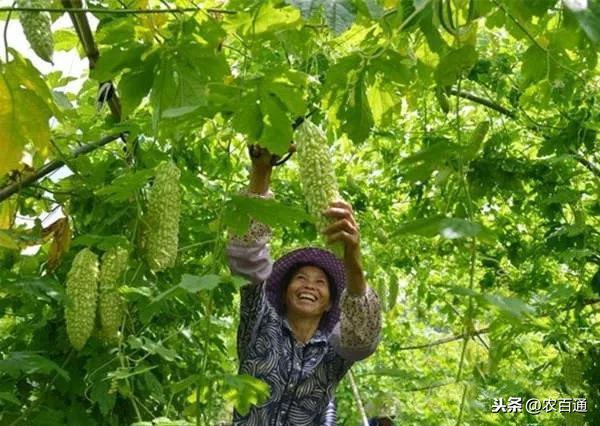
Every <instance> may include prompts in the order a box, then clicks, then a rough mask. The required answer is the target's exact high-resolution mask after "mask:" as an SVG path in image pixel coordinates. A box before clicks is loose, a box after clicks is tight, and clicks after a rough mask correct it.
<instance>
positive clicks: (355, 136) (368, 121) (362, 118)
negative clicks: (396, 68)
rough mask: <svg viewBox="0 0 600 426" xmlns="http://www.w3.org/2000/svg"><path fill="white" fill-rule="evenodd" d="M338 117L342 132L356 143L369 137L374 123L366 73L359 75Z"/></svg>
mask: <svg viewBox="0 0 600 426" xmlns="http://www.w3.org/2000/svg"><path fill="white" fill-rule="evenodd" d="M337 116H338V119H339V120H340V122H341V128H342V130H343V131H344V132H345V133H346V134H347V135H348V137H349V138H350V139H352V141H353V142H354V143H361V142H363V141H364V140H365V139H367V138H368V137H369V134H370V133H371V128H372V127H373V124H374V121H373V114H372V113H371V107H370V106H369V102H368V98H367V93H366V88H365V73H364V72H362V73H361V74H360V75H359V78H358V80H357V81H356V85H355V86H354V87H351V88H350V89H349V91H348V94H347V98H346V100H345V101H344V102H343V103H342V107H341V108H340V110H338V113H337Z"/></svg>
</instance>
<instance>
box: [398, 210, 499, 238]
mask: <svg viewBox="0 0 600 426" xmlns="http://www.w3.org/2000/svg"><path fill="white" fill-rule="evenodd" d="M395 233H396V234H397V235H401V234H416V235H421V236H424V237H435V236H438V235H439V236H441V237H443V238H446V239H449V240H454V239H457V238H468V237H478V238H480V239H482V240H484V241H488V242H494V241H495V236H494V234H493V233H492V231H490V230H489V229H487V228H485V227H484V226H482V225H480V224H477V223H473V222H469V221H468V220H465V219H459V218H450V217H441V216H437V217H433V218H427V219H417V220H414V221H412V222H408V223H404V224H402V225H401V226H400V227H399V228H398V229H397V230H396V232H395Z"/></svg>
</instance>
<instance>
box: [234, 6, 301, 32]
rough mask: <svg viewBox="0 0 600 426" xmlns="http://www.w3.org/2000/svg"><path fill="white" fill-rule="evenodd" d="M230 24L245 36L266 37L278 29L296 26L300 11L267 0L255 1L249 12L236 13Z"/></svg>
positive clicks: (298, 22) (298, 21)
mask: <svg viewBox="0 0 600 426" xmlns="http://www.w3.org/2000/svg"><path fill="white" fill-rule="evenodd" d="M230 24H231V26H232V27H233V28H234V29H236V30H237V31H238V32H239V33H240V34H242V35H243V36H245V37H268V36H271V35H272V34H273V33H276V32H278V31H283V30H287V29H294V28H297V27H298V25H299V24H300V13H299V11H298V10H297V9H295V8H293V7H291V6H287V5H283V6H282V5H281V4H278V2H275V1H273V0H268V1H264V2H261V3H257V6H256V7H255V8H254V10H252V11H251V12H244V13H238V14H237V16H235V17H233V18H232V19H231V20H230Z"/></svg>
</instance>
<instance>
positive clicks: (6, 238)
mask: <svg viewBox="0 0 600 426" xmlns="http://www.w3.org/2000/svg"><path fill="white" fill-rule="evenodd" d="M0 247H4V248H7V249H10V250H19V244H18V243H17V242H16V241H15V240H14V239H13V238H12V237H11V236H10V235H9V233H8V232H6V231H2V230H0Z"/></svg>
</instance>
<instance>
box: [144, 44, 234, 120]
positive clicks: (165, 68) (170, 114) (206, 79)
mask: <svg viewBox="0 0 600 426" xmlns="http://www.w3.org/2000/svg"><path fill="white" fill-rule="evenodd" d="M178 47H179V48H178V50H177V51H173V49H172V48H167V47H165V48H163V49H164V50H163V51H162V52H161V54H160V60H159V63H158V65H157V67H156V70H155V75H154V81H153V84H152V92H151V94H150V102H151V104H152V107H153V109H154V111H153V125H154V128H155V129H157V128H158V124H159V122H160V120H162V119H174V118H179V117H182V116H187V117H189V119H190V120H197V118H198V115H210V114H211V113H213V112H214V111H213V109H212V106H210V105H209V103H208V101H209V100H208V96H209V91H208V90H209V89H208V84H209V83H212V82H222V81H223V79H224V78H225V76H227V75H228V74H229V66H228V65H227V61H226V60H225V57H224V56H223V54H222V53H218V52H217V51H215V50H214V49H212V48H210V47H203V46H200V45H198V44H197V43H194V42H190V41H189V40H185V41H182V42H181V44H180V45H179V46H178ZM192 112H193V113H194V114H190V113H192Z"/></svg>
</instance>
